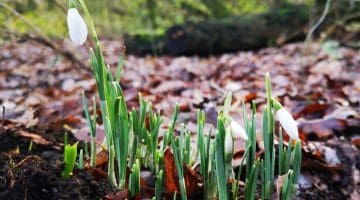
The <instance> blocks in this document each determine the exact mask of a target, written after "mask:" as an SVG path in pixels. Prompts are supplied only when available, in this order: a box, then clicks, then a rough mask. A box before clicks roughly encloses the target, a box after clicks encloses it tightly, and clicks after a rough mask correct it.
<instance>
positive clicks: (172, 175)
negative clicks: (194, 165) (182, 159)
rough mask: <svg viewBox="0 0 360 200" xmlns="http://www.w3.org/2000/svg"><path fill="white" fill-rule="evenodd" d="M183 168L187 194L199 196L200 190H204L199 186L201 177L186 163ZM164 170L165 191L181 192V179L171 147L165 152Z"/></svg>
mask: <svg viewBox="0 0 360 200" xmlns="http://www.w3.org/2000/svg"><path fill="white" fill-rule="evenodd" d="M183 169H184V179H185V187H186V192H187V195H188V196H189V197H194V196H198V195H199V192H201V191H202V190H201V188H200V186H199V184H200V183H201V179H200V178H199V177H198V176H197V175H196V173H195V172H194V171H193V170H192V169H190V168H189V167H187V166H186V165H185V164H184V165H183ZM164 172H165V173H164V185H165V191H166V192H167V193H170V194H171V193H174V192H177V193H179V192H180V189H179V179H178V175H177V171H176V166H175V160H174V155H173V154H172V153H171V151H170V149H169V148H168V149H166V150H165V152H164Z"/></svg>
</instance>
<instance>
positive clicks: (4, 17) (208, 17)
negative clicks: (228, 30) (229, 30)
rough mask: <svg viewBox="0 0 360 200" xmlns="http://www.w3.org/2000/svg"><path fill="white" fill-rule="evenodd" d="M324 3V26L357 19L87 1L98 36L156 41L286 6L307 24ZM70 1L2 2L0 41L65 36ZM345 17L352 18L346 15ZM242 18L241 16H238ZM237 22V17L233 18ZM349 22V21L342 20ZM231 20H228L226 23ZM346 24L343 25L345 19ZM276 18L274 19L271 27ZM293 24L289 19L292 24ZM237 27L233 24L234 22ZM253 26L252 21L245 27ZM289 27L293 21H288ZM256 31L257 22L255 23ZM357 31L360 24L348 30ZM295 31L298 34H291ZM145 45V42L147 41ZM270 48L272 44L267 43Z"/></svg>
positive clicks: (251, 5)
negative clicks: (184, 28)
mask: <svg viewBox="0 0 360 200" xmlns="http://www.w3.org/2000/svg"><path fill="white" fill-rule="evenodd" d="M327 1H331V9H330V11H329V15H331V17H329V18H327V19H330V20H328V21H327V22H326V23H324V24H325V25H326V24H327V25H329V24H331V23H333V24H335V25H336V24H337V25H336V27H335V29H337V28H338V25H339V24H342V22H343V21H345V22H347V20H348V18H350V19H351V20H352V21H353V22H354V21H356V20H354V19H359V16H358V15H359V11H358V10H360V9H359V8H360V7H359V4H360V3H359V2H358V1H357V0H340V1H337V0H336V1H335V0H161V1H159V0H87V1H86V2H87V4H88V6H89V9H90V11H91V13H93V15H94V16H93V18H94V19H95V23H96V27H97V28H98V32H99V33H100V35H101V36H104V37H113V38H117V37H119V36H120V35H124V34H130V35H143V36H144V38H149V36H150V40H154V38H157V36H159V37H160V36H163V35H164V34H166V32H168V30H169V29H170V30H171V28H172V27H173V26H175V25H179V24H186V23H187V22H192V23H203V22H214V21H215V22H216V23H218V21H219V20H222V22H220V23H223V22H225V23H229V22H231V23H234V21H236V20H237V19H240V20H242V19H245V20H246V19H247V16H250V15H255V14H261V13H269V12H272V10H276V9H277V10H278V11H279V12H280V13H284V15H285V14H286V13H287V12H288V10H287V7H286V6H284V5H297V4H301V5H303V7H302V8H304V12H303V13H306V15H307V16H306V18H307V21H308V25H309V26H311V25H313V24H315V22H316V21H317V20H318V19H319V16H320V15H321V13H322V11H323V10H324V7H325V4H326V2H327ZM67 4H68V0H0V27H1V29H0V40H7V39H8V38H9V37H11V36H13V35H21V34H25V33H41V34H42V35H43V36H46V37H50V38H64V37H66V35H67V29H66V12H67ZM349 13H351V14H352V15H351V16H350V17H349V16H347V15H348V14H349ZM239 16H240V17H239ZM236 17H238V18H236ZM346 17H348V18H346ZM228 19H229V20H228ZM343 19H345V20H343ZM276 20H277V19H272V22H271V23H278V22H276ZM290 20H291V19H290ZM235 23H236V22H235ZM246 23H247V24H252V23H251V22H246ZM290 23H291V22H290ZM253 24H254V26H257V24H256V20H255V23H253ZM352 27H353V29H354V27H355V29H356V27H357V28H359V23H355V25H352ZM294 31H296V30H294ZM147 40H148V39H147ZM270 43H271V42H270Z"/></svg>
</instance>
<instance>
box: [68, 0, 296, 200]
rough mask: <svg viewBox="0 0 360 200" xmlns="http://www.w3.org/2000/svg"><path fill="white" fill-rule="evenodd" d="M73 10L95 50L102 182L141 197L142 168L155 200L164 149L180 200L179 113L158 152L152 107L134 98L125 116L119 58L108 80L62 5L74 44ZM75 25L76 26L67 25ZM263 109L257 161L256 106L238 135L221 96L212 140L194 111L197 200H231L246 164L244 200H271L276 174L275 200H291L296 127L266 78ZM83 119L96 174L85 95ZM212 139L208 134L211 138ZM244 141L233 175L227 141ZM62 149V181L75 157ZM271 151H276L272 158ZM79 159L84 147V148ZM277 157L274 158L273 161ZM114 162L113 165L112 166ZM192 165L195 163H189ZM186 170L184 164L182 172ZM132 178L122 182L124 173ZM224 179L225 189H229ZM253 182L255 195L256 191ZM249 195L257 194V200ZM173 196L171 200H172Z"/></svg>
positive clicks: (99, 57) (184, 160) (186, 142)
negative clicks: (279, 179)
mask: <svg viewBox="0 0 360 200" xmlns="http://www.w3.org/2000/svg"><path fill="white" fill-rule="evenodd" d="M76 3H79V4H80V6H81V7H82V9H83V11H84V13H85V16H86V20H87V22H88V24H89V28H90V34H91V38H92V39H93V41H94V44H95V47H94V48H91V49H90V65H91V67H92V70H93V75H94V77H95V81H96V85H97V89H98V98H99V100H100V110H101V116H102V121H103V125H104V129H105V138H106V140H105V142H104V143H105V144H106V146H105V147H106V148H107V151H108V154H109V156H108V158H109V160H108V179H109V182H110V183H111V185H113V186H114V187H116V188H118V189H125V183H126V180H127V178H128V180H129V188H128V189H129V191H130V195H131V197H135V196H137V195H138V194H139V193H140V170H141V167H146V168H147V167H149V168H150V169H151V171H152V172H153V175H154V176H155V177H156V183H155V198H156V199H161V197H162V192H163V191H162V190H163V183H164V180H163V178H164V173H166V172H165V171H164V169H163V156H164V151H165V149H166V148H167V146H168V145H169V144H170V145H171V147H172V151H173V154H174V160H175V166H176V171H177V174H178V182H179V188H180V194H181V199H183V200H184V199H187V192H186V191H187V190H186V186H185V177H184V168H183V167H184V166H186V165H187V166H186V167H191V166H192V165H193V163H194V162H193V160H192V158H193V157H192V155H191V151H190V149H191V148H190V137H191V134H190V132H189V131H188V129H187V128H186V127H185V126H182V128H181V130H180V136H176V135H175V123H176V120H177V117H178V113H179V106H178V105H176V106H175V111H174V114H173V118H172V121H171V123H170V125H169V128H168V130H167V131H166V132H165V133H164V135H163V141H162V144H161V145H162V148H160V149H159V148H158V146H159V140H158V137H159V129H160V126H161V124H162V122H163V120H162V118H161V116H160V114H159V112H157V113H154V112H153V110H152V105H151V103H148V102H146V101H145V100H144V99H143V98H142V96H141V95H139V109H138V110H136V109H135V108H134V109H132V110H131V111H130V112H129V111H128V109H127V105H126V102H125V97H124V94H123V91H122V89H121V87H120V84H119V82H120V78H121V73H122V69H123V57H120V61H119V65H118V69H117V71H116V74H115V77H114V75H113V74H112V72H111V70H110V67H109V66H107V65H106V64H105V61H104V57H103V53H102V49H101V45H100V42H99V40H98V37H97V34H96V31H95V27H94V23H93V21H92V18H91V15H90V13H89V10H88V8H87V6H86V3H85V1H84V0H70V1H69V16H68V23H69V32H70V37H71V39H72V40H73V41H74V43H75V44H77V45H81V44H83V43H84V42H85V40H86V36H87V28H86V24H85V22H84V20H83V19H82V18H81V16H80V14H79V13H78V12H77V10H76ZM72 20H75V21H78V22H79V23H80V25H79V26H76V24H75V23H74V22H73V21H72ZM265 85H266V99H267V101H266V106H265V108H264V110H263V120H262V123H263V127H262V138H263V141H264V142H263V143H264V146H263V149H264V154H263V155H262V157H257V156H256V149H257V146H256V145H257V143H256V138H257V137H256V120H255V118H256V105H255V103H252V104H251V110H252V113H251V116H248V115H247V113H246V111H245V105H244V103H243V118H244V125H245V129H243V128H242V127H241V126H240V125H239V124H238V123H237V122H236V121H235V120H234V119H232V118H231V116H230V114H229V112H230V108H231V100H232V94H231V93H230V94H228V95H227V97H226V99H225V102H224V106H223V108H222V109H221V110H220V111H219V113H218V118H217V127H216V134H215V139H212V138H211V137H210V133H209V134H208V135H207V136H205V134H204V127H205V121H206V120H205V118H206V117H205V114H204V112H203V111H198V112H197V123H198V124H197V148H198V153H197V154H196V156H195V157H199V161H200V174H201V175H202V178H203V179H202V180H203V191H204V199H214V198H216V196H217V199H222V200H226V199H237V198H239V196H238V191H239V182H240V177H241V171H242V166H243V165H244V164H245V165H246V176H245V194H244V196H245V198H246V199H255V198H259V197H260V196H261V199H265V200H267V199H271V196H272V193H273V192H274V189H275V187H274V185H275V183H274V182H275V179H276V177H275V176H276V175H279V176H283V177H284V181H283V184H282V186H281V194H280V197H281V199H290V198H291V197H292V195H293V194H294V191H295V190H296V186H297V184H298V179H299V175H300V168H301V141H300V140H299V137H298V130H297V124H296V122H295V120H294V119H293V118H292V116H291V115H290V113H289V112H288V111H286V109H285V108H284V107H283V106H282V105H281V104H280V103H279V102H278V101H277V100H276V99H275V98H274V97H272V95H271V86H270V76H269V74H267V75H266V77H265ZM82 99H83V105H84V112H85V116H86V119H87V121H88V126H89V130H90V136H91V143H90V144H91V152H90V166H91V167H92V168H94V167H96V166H95V164H96V143H95V137H96V102H95V98H94V99H93V110H94V113H92V115H91V114H90V112H89V108H88V103H87V100H86V97H85V95H84V94H83V96H82ZM275 120H278V121H279V122H280V124H281V127H282V128H283V130H284V131H285V132H286V133H287V134H288V135H289V136H290V140H289V142H288V144H287V146H286V145H285V142H284V139H283V135H282V129H280V130H279V134H278V135H279V140H278V148H275V145H276V142H275V136H276V129H275ZM210 132H211V131H210ZM235 138H242V139H244V140H246V150H245V153H244V155H243V158H242V160H241V163H240V167H239V170H238V174H237V175H236V176H235V173H234V170H233V165H232V161H233V154H234V152H233V151H234V139H235ZM64 143H65V152H64V162H65V164H66V167H65V170H64V171H63V173H62V175H63V177H64V178H67V177H69V176H70V174H71V172H72V170H73V168H74V166H75V163H76V156H77V144H74V145H73V146H70V145H67V142H64ZM276 149H277V152H276ZM85 150H86V151H85V155H88V154H87V148H85ZM276 153H277V154H276ZM83 154H84V153H83V150H81V151H80V156H79V157H80V158H79V168H80V169H82V168H83V157H84V155H83ZM276 159H277V163H278V169H279V170H278V171H277V174H275V163H276ZM115 162H117V163H115ZM195 163H196V162H195ZM184 164H185V165H184ZM128 168H131V173H130V175H129V177H127V173H126V172H127V169H128ZM229 180H232V185H231V187H229V184H228V183H229ZM258 183H260V185H261V191H260V192H258V193H257V192H256V189H257V185H258ZM256 194H259V195H258V196H257V195H256ZM176 195H177V194H176V193H175V194H174V198H176Z"/></svg>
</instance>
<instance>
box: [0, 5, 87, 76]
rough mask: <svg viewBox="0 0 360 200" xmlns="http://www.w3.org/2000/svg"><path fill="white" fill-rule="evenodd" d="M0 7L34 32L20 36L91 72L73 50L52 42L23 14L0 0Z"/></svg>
mask: <svg viewBox="0 0 360 200" xmlns="http://www.w3.org/2000/svg"><path fill="white" fill-rule="evenodd" d="M0 7H3V8H5V9H6V10H8V11H9V12H11V13H12V14H13V15H14V16H16V17H18V19H20V20H21V21H22V22H24V23H25V24H26V25H28V26H29V27H30V28H31V29H32V30H33V31H34V33H35V34H36V36H33V35H30V34H27V33H25V34H23V35H21V36H23V37H24V38H27V39H31V40H34V41H36V42H38V43H40V44H43V45H45V46H47V47H49V48H51V49H52V50H54V51H55V52H56V53H58V54H60V55H62V56H63V57H64V58H66V59H68V60H69V61H71V62H72V63H74V64H75V65H76V66H78V67H79V68H80V69H82V70H85V71H86V72H89V73H90V72H91V69H90V68H89V67H87V66H86V65H85V64H84V63H83V62H82V61H81V60H80V59H79V58H77V57H76V56H75V54H74V52H71V51H69V50H65V49H63V48H61V47H60V46H59V45H57V44H56V43H54V42H52V41H51V40H50V39H49V38H48V37H47V36H46V35H44V34H43V33H42V32H41V30H39V29H38V27H36V26H34V25H33V24H32V23H31V22H29V21H28V20H27V19H26V18H24V16H22V15H21V14H20V13H19V12H17V11H16V10H14V9H13V8H11V7H10V6H8V5H6V4H4V3H1V2H0ZM6 28H8V29H9V30H11V28H9V27H7V26H6Z"/></svg>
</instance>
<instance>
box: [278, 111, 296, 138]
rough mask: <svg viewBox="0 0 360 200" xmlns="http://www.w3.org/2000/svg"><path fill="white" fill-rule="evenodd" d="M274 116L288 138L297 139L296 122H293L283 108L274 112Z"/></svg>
mask: <svg viewBox="0 0 360 200" xmlns="http://www.w3.org/2000/svg"><path fill="white" fill-rule="evenodd" d="M276 116H277V118H278V120H279V121H280V124H281V126H282V127H283V128H284V130H285V131H286V133H287V134H288V135H289V136H290V138H291V139H293V140H297V139H299V131H298V127H297V122H296V121H295V120H294V118H293V117H292V116H291V114H290V113H289V112H288V111H287V110H286V109H285V108H280V109H279V110H277V111H276Z"/></svg>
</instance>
